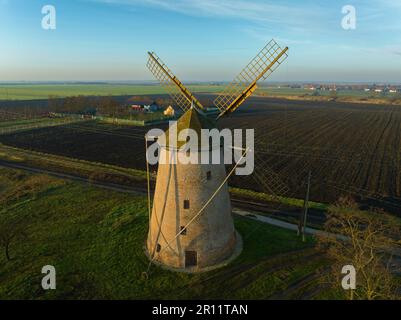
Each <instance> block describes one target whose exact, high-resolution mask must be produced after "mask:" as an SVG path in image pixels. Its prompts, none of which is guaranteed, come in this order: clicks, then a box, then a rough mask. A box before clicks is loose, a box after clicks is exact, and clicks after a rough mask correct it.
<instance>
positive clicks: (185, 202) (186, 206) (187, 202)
mask: <svg viewBox="0 0 401 320" xmlns="http://www.w3.org/2000/svg"><path fill="white" fill-rule="evenodd" d="M184 209H189V200H184Z"/></svg>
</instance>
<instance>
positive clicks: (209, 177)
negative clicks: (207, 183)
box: [206, 171, 212, 180]
mask: <svg viewBox="0 0 401 320" xmlns="http://www.w3.org/2000/svg"><path fill="white" fill-rule="evenodd" d="M206 179H207V180H212V171H208V172H206Z"/></svg>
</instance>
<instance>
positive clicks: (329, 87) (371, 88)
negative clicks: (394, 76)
mask: <svg viewBox="0 0 401 320" xmlns="http://www.w3.org/2000/svg"><path fill="white" fill-rule="evenodd" d="M279 88H291V89H304V90H309V91H363V92H372V93H401V85H387V84H371V85H364V84H343V85H342V84H316V83H308V84H288V85H280V86H279Z"/></svg>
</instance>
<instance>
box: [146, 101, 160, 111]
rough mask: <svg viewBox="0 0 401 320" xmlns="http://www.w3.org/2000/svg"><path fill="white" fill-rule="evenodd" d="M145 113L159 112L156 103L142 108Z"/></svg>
mask: <svg viewBox="0 0 401 320" xmlns="http://www.w3.org/2000/svg"><path fill="white" fill-rule="evenodd" d="M143 107H144V109H145V111H146V112H156V111H158V110H159V106H158V104H157V103H156V102H153V103H152V104H150V105H145V106H143Z"/></svg>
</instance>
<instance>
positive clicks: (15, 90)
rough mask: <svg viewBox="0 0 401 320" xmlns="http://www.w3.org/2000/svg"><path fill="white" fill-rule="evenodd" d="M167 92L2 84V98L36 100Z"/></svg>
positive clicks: (198, 87) (117, 87)
mask: <svg viewBox="0 0 401 320" xmlns="http://www.w3.org/2000/svg"><path fill="white" fill-rule="evenodd" d="M188 88H189V90H191V91H192V92H198V93H199V92H220V91H221V90H222V87H221V86H212V85H194V86H188ZM150 94H166V91H165V90H164V89H163V88H162V87H161V86H159V85H128V84H127V85H121V84H78V85H75V84H43V85H41V84H26V85H25V84H21V85H0V100H35V99H47V98H48V97H49V96H57V97H60V98H63V97H68V96H78V95H84V96H109V95H112V96H121V95H150Z"/></svg>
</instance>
